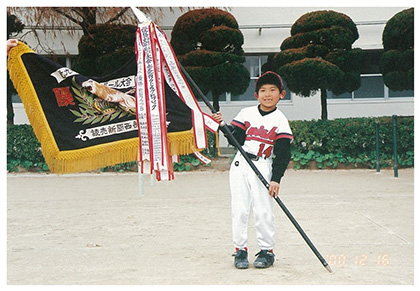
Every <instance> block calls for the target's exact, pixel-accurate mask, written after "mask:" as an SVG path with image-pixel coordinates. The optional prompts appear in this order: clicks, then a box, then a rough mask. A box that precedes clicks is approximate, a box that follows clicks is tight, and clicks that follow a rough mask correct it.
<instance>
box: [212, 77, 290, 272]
mask: <svg viewBox="0 0 420 291" xmlns="http://www.w3.org/2000/svg"><path fill="white" fill-rule="evenodd" d="M285 95H286V91H285V90H284V87H283V81H282V79H281V77H280V76H279V75H278V74H276V73H274V72H271V71H268V72H266V73H264V74H262V75H261V76H260V77H259V78H258V79H257V81H256V83H255V93H254V96H255V98H257V100H258V101H259V105H258V106H253V107H249V108H244V109H242V110H241V111H240V112H239V114H238V115H237V116H236V117H235V118H234V120H233V121H232V122H231V125H229V128H230V129H231V131H232V133H233V135H234V136H235V138H236V139H237V141H238V142H239V143H240V144H241V145H242V146H243V149H244V150H245V152H246V153H247V155H248V157H249V158H250V159H251V160H252V161H253V163H254V164H255V166H256V167H257V168H258V170H259V171H260V172H261V174H262V175H263V176H264V178H265V179H266V180H267V181H271V182H270V187H269V191H268V193H267V189H266V187H265V186H264V185H263V184H262V183H261V181H260V180H259V179H258V178H257V176H256V174H255V173H254V171H253V170H252V169H251V167H250V166H249V165H248V164H247V162H246V160H245V159H244V157H243V156H242V154H241V153H240V152H238V153H237V154H236V156H235V158H234V160H233V162H232V164H231V167H230V173H229V181H230V189H231V203H232V231H233V244H234V246H235V248H236V252H235V253H234V254H233V256H234V257H235V260H234V264H235V267H236V268H238V269H246V268H248V266H249V262H248V248H247V243H248V233H247V230H248V219H249V213H250V210H251V206H252V209H253V213H254V221H255V228H256V234H257V243H258V246H259V247H260V249H261V251H260V252H259V253H258V254H257V255H258V257H257V258H256V260H255V261H254V266H255V267H256V268H268V267H270V266H271V265H273V263H274V252H273V247H274V215H273V213H272V203H273V199H272V197H273V196H274V197H277V194H278V192H279V188H280V180H281V177H282V176H283V174H284V172H285V170H286V168H287V165H288V164H289V161H290V156H291V154H290V144H291V142H292V140H293V136H292V131H291V130H290V126H289V123H288V121H287V119H286V117H285V116H284V115H283V113H282V112H281V111H280V110H279V109H277V103H278V102H279V100H280V99H283V98H284V96H285ZM212 117H213V118H214V119H215V120H216V121H218V122H221V121H222V120H223V117H222V114H221V113H216V114H213V116H212ZM228 140H229V139H228ZM229 143H231V144H232V142H231V141H229ZM268 194H269V195H268Z"/></svg>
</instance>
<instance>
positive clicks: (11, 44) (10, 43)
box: [6, 39, 19, 55]
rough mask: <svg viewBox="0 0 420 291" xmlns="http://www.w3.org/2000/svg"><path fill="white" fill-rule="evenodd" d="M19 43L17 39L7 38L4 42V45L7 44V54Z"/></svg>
mask: <svg viewBox="0 0 420 291" xmlns="http://www.w3.org/2000/svg"><path fill="white" fill-rule="evenodd" d="M18 44H19V41H18V40H17V39H8V40H7V42H6V46H7V55H9V51H10V50H11V49H12V48H13V47H15V46H17V45H18Z"/></svg>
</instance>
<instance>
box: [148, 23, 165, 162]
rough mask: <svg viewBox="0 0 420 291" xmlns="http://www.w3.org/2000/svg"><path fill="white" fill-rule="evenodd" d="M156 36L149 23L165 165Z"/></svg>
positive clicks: (161, 156)
mask: <svg viewBox="0 0 420 291" xmlns="http://www.w3.org/2000/svg"><path fill="white" fill-rule="evenodd" d="M154 36H155V33H154V25H153V24H152V25H149V37H150V51H151V53H152V59H153V68H154V70H153V74H154V76H155V82H156V83H155V86H156V97H157V100H156V102H157V106H158V110H159V127H160V130H161V135H160V137H159V139H160V143H161V146H160V149H161V151H160V161H161V162H162V165H163V162H164V160H165V153H164V143H163V142H164V140H163V132H162V129H163V128H166V124H165V126H164V127H163V126H162V120H163V119H164V118H162V111H161V100H162V92H161V91H162V90H161V84H160V82H159V81H160V80H159V66H160V64H158V63H157V61H158V60H157V52H156V50H157V46H156V40H155V37H154ZM152 134H153V133H152Z"/></svg>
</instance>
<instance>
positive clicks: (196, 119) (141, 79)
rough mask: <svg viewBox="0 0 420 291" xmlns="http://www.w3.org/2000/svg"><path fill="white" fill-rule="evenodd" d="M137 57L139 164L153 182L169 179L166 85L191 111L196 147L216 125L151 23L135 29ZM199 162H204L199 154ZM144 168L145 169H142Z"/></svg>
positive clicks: (205, 142)
mask: <svg viewBox="0 0 420 291" xmlns="http://www.w3.org/2000/svg"><path fill="white" fill-rule="evenodd" d="M136 55H137V77H136V84H137V91H136V98H137V114H138V124H139V137H140V140H139V144H140V163H141V164H142V167H141V169H142V171H144V172H146V171H147V172H150V173H153V172H155V173H156V176H157V179H158V180H159V179H168V180H171V179H172V178H173V165H172V157H171V154H170V152H169V150H168V147H167V146H166V145H167V140H166V137H167V133H166V124H167V119H166V115H165V114H164V113H165V111H164V108H165V90H163V86H162V84H164V83H167V84H168V86H170V88H171V91H173V92H175V93H176V95H177V96H179V97H180V98H181V99H182V100H183V101H184V102H185V104H186V105H187V106H188V107H189V108H190V109H191V114H192V125H193V132H194V139H195V147H196V148H205V147H206V146H207V139H206V126H207V124H208V123H209V125H210V126H207V127H209V128H210V129H212V130H213V131H214V130H215V129H217V126H218V124H217V123H215V122H214V121H213V123H212V119H211V118H208V116H206V115H205V114H203V112H202V111H201V109H200V107H199V106H198V104H197V101H196V100H195V98H194V95H193V93H192V91H191V89H190V87H189V86H188V84H187V82H186V80H185V78H184V76H183V75H182V74H181V70H180V68H179V65H178V62H177V59H176V56H175V54H174V52H173V50H172V48H171V46H170V44H169V42H168V40H167V38H166V36H165V34H164V33H163V32H162V31H161V30H160V29H159V27H157V26H156V25H155V24H154V23H153V22H151V21H144V22H141V24H140V25H139V26H138V30H137V34H136ZM195 152H196V153H195V154H196V156H199V157H200V160H202V161H205V162H206V163H208V159H205V157H204V156H203V155H198V154H197V151H195ZM145 165H147V166H145Z"/></svg>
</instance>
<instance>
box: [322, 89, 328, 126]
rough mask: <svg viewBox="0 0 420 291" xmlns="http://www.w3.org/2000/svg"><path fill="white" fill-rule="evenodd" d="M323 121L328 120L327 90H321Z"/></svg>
mask: <svg viewBox="0 0 420 291" xmlns="http://www.w3.org/2000/svg"><path fill="white" fill-rule="evenodd" d="M321 119H328V113H327V90H326V89H321Z"/></svg>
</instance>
